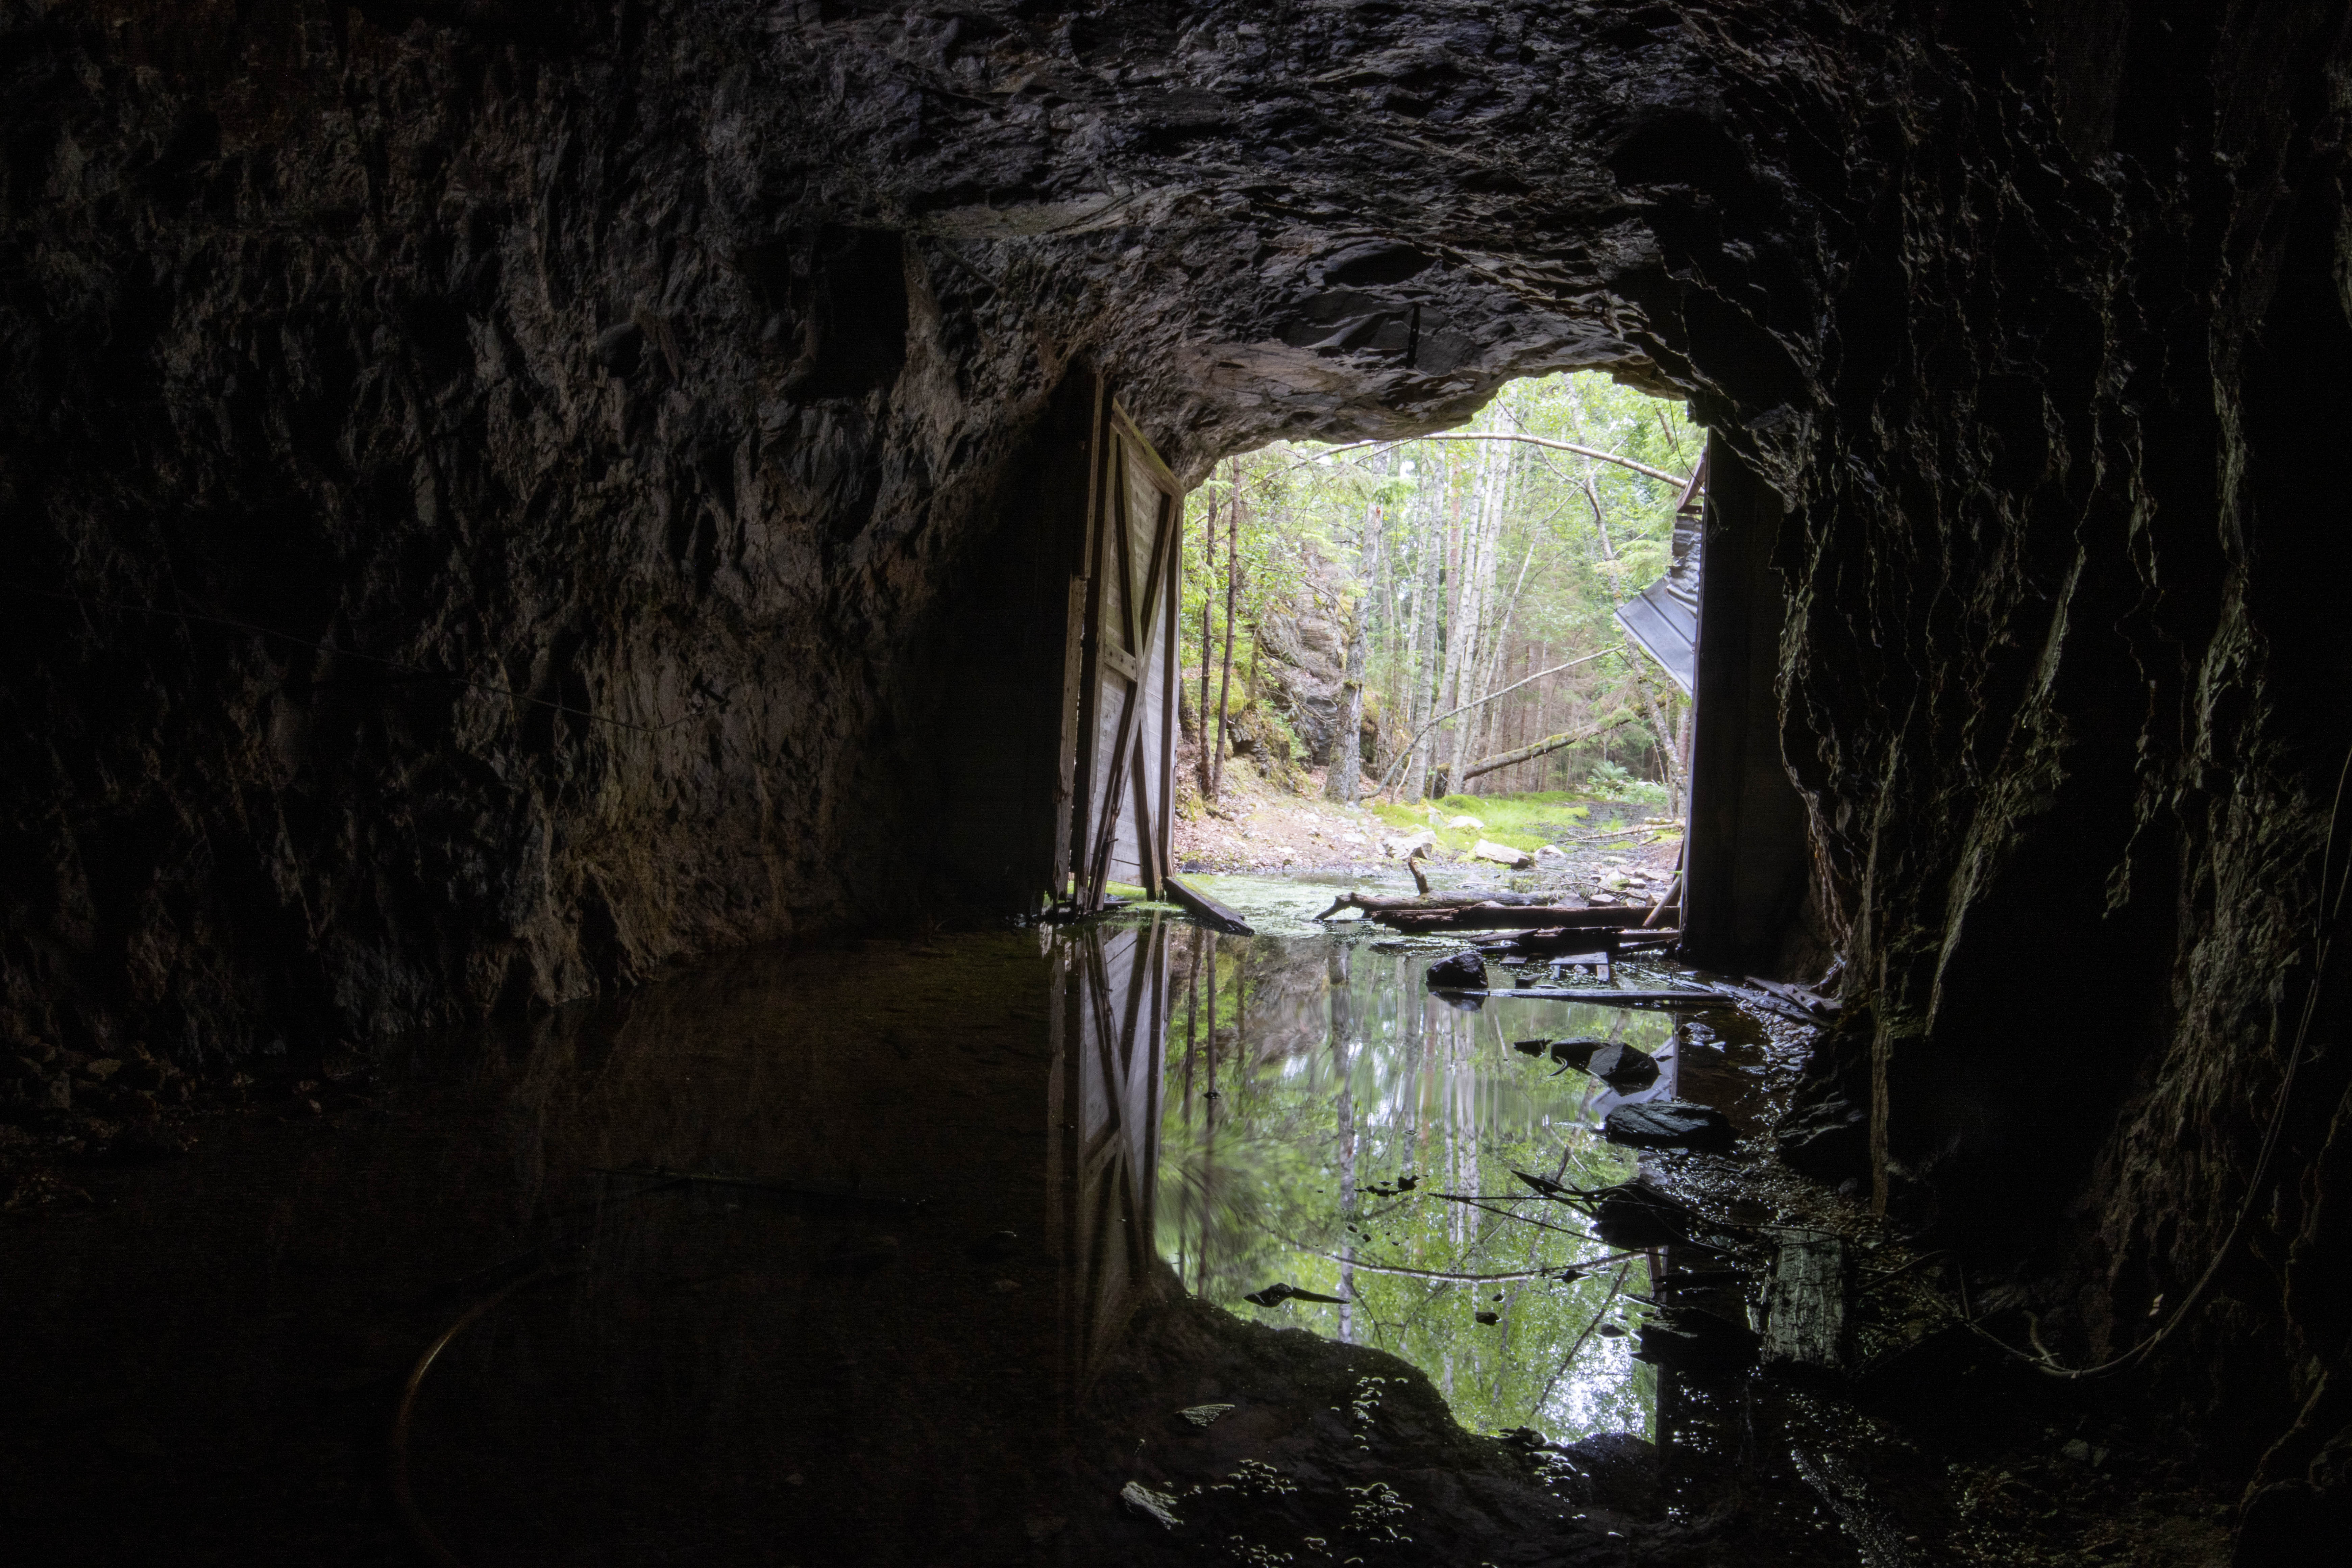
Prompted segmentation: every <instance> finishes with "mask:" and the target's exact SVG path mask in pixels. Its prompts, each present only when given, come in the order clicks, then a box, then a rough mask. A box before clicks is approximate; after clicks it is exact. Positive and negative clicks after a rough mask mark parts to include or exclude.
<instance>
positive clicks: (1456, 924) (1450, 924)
mask: <svg viewBox="0 0 2352 1568" xmlns="http://www.w3.org/2000/svg"><path fill="white" fill-rule="evenodd" d="M1372 918H1373V919H1374V920H1376V921H1380V922H1381V924H1382V925H1384V926H1393V927H1395V928H1396V929H1397V930H1398V931H1539V930H1543V929H1545V928H1548V927H1559V928H1569V927H1573V928H1576V929H1579V930H1592V929H1600V928H1607V929H1609V930H1612V931H1622V930H1624V929H1625V928H1626V927H1628V926H1638V925H1640V924H1641V923H1642V911H1641V910H1628V909H1622V908H1613V909H1598V910H1569V909H1562V908H1560V907H1559V905H1557V904H1539V905H1537V906H1535V907H1534V908H1527V907H1519V908H1512V907H1511V906H1509V905H1505V904H1492V905H1489V904H1473V905H1470V906H1469V907H1467V908H1465V909H1457V910H1379V911H1376V912H1374V913H1373V915H1372Z"/></svg>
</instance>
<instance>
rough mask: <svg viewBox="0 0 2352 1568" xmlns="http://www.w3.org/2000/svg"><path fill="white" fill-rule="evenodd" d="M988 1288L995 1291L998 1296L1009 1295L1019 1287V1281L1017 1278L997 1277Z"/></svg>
mask: <svg viewBox="0 0 2352 1568" xmlns="http://www.w3.org/2000/svg"><path fill="white" fill-rule="evenodd" d="M989 1289H992V1290H993V1291H995V1292H996V1293H997V1294H998V1295H1000V1296H1010V1295H1011V1294H1013V1292H1014V1291H1015V1290H1018V1289H1021V1281H1020V1280H1018V1279H999V1280H998V1281H997V1282H996V1283H995V1284H993V1285H991V1286H990V1287H989Z"/></svg>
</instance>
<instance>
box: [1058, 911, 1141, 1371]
mask: <svg viewBox="0 0 2352 1568" xmlns="http://www.w3.org/2000/svg"><path fill="white" fill-rule="evenodd" d="M1169 930H1170V928H1169V927H1168V926H1167V925H1166V924H1164V923H1162V921H1160V918H1159V917H1158V916H1157V915H1154V916H1153V917H1152V920H1151V923H1150V925H1149V926H1148V927H1140V928H1137V927H1129V928H1126V929H1114V930H1103V929H1101V928H1099V927H1094V926H1082V927H1079V928H1078V929H1076V930H1075V931H1068V932H1066V933H1062V934H1057V935H1056V936H1055V938H1054V994H1053V1003H1052V1005H1053V1013H1052V1021H1051V1025H1050V1035H1051V1039H1052V1043H1053V1051H1054V1067H1053V1078H1052V1079H1051V1080H1050V1082H1049V1084H1048V1086H1047V1088H1046V1116H1047V1122H1048V1126H1049V1128H1050V1130H1051V1137H1052V1142H1051V1143H1050V1144H1049V1145H1048V1149H1049V1153H1048V1160H1049V1165H1048V1172H1047V1179H1048V1183H1049V1185H1050V1187H1051V1189H1052V1203H1053V1210H1052V1213H1051V1215H1049V1220H1048V1231H1049V1235H1048V1239H1049V1242H1050V1244H1051V1245H1052V1246H1053V1247H1054V1249H1055V1253H1056V1254H1057V1255H1058V1257H1059V1258H1060V1259H1061V1264H1062V1285H1063V1301H1062V1311H1063V1323H1064V1333H1065V1342H1066V1355H1067V1357H1068V1366H1069V1371H1070V1373H1072V1374H1073V1375H1072V1381H1073V1383H1074V1384H1078V1385H1083V1384H1085V1383H1087V1382H1089V1381H1091V1379H1092V1378H1093V1376H1094V1374H1095V1373H1097V1372H1098V1371H1099V1370H1100V1369H1101V1362H1102V1358H1103V1356H1104V1355H1105V1354H1106V1353H1107V1352H1108V1351H1109V1350H1110V1348H1111V1347H1112V1345H1113V1344H1115V1343H1116V1342H1117V1341H1118V1335H1119V1331H1120V1330H1121V1329H1123V1328H1124V1327H1125V1326H1126V1322H1127V1319H1128V1316H1129V1313H1131V1312H1132V1311H1133V1310H1135V1306H1136V1303H1137V1300H1138V1299H1139V1297H1138V1292H1139V1289H1140V1288H1141V1287H1142V1285H1143V1284H1144V1281H1145V1279H1146V1278H1147V1277H1148V1275H1149V1273H1150V1268H1151V1264H1152V1231H1151V1221H1152V1214H1153V1205H1154V1202H1155V1191H1154V1189H1155V1186H1156V1184H1157V1181H1158V1174H1159V1167H1160V1065H1161V1060H1162V1058H1163V1055H1164V1053H1165V1050H1166V1042H1167V1025H1168V1002H1169V998H1168V932H1169Z"/></svg>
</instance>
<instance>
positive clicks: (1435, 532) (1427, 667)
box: [1404, 468, 1445, 800]
mask: <svg viewBox="0 0 2352 1568" xmlns="http://www.w3.org/2000/svg"><path fill="white" fill-rule="evenodd" d="M1440 473H1441V475H1442V474H1443V473H1444V469H1442V468H1441V469H1440ZM1421 514H1422V525H1423V526H1422V534H1421V592H1420V593H1419V595H1416V598H1415V603H1414V606H1413V613H1414V615H1415V616H1417V617H1418V619H1419V621H1420V634H1419V637H1418V638H1417V640H1416V642H1415V645H1414V647H1413V657H1412V690H1413V695H1414V697H1415V699H1416V700H1415V702H1414V704H1413V707H1414V720H1413V727H1412V730H1411V731H1408V733H1409V734H1410V735H1411V736H1412V741H1411V744H1412V748H1413V756H1412V762H1411V763H1408V764H1406V770H1405V783H1404V796H1405V798H1406V799H1408V800H1419V799H1420V798H1421V797H1422V795H1424V794H1425V793H1427V791H1428V788H1429V757H1430V751H1431V749H1432V748H1433V747H1434V746H1435V744H1436V742H1434V741H1433V740H1431V741H1428V742H1424V741H1423V737H1422V734H1421V728H1422V726H1423V725H1424V724H1426V723H1428V722H1429V721H1430V717H1431V716H1432V715H1433V714H1435V713H1437V712H1439V711H1441V710H1440V709H1439V708H1438V706H1437V697H1438V692H1437V685H1436V682H1437V617H1438V600H1439V596H1440V595H1442V594H1444V591H1445V584H1444V579H1443V575H1442V574H1443V570H1444V518H1443V515H1442V513H1441V512H1440V510H1439V509H1438V508H1437V507H1436V506H1434V505H1431V506H1424V507H1423V508H1422V509H1421Z"/></svg>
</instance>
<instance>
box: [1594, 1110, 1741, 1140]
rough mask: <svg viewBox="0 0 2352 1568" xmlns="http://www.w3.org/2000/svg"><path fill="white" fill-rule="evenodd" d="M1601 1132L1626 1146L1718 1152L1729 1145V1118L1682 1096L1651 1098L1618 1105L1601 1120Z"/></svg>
mask: <svg viewBox="0 0 2352 1568" xmlns="http://www.w3.org/2000/svg"><path fill="white" fill-rule="evenodd" d="M1601 1135H1602V1136H1603V1137H1605V1138H1607V1139H1608V1140H1609V1142H1612V1143H1622V1144H1624V1145H1625V1146H1626V1147H1627V1148H1630V1149H1699V1150H1707V1151H1715V1152H1720V1151H1722V1150H1726V1149H1728V1148H1730V1147H1731V1144H1732V1140H1733V1137H1734V1133H1733V1131H1732V1127H1731V1121H1730V1119H1729V1118H1727V1117H1726V1116H1725V1115H1724V1114H1723V1112H1722V1111H1720V1110H1717V1109H1715V1107H1713V1106H1711V1105H1697V1104H1694V1103H1692V1102H1691V1101H1689V1100H1646V1101H1644V1102H1643V1103H1642V1104H1640V1105H1621V1106H1619V1107H1617V1108H1616V1109H1615V1110H1612V1111H1611V1112H1610V1113H1609V1115H1608V1117H1607V1118H1606V1119H1605V1120H1604V1121H1602V1123H1601Z"/></svg>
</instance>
